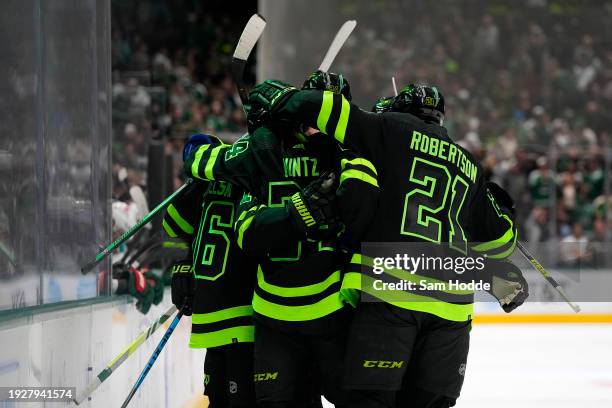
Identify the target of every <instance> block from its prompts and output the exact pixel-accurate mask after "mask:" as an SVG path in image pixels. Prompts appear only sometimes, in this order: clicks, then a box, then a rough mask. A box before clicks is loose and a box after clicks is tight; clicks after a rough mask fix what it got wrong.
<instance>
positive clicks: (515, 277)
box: [485, 260, 529, 313]
mask: <svg viewBox="0 0 612 408" xmlns="http://www.w3.org/2000/svg"><path fill="white" fill-rule="evenodd" d="M485 273H486V274H487V275H488V279H487V280H488V282H489V283H490V285H491V287H490V290H488V292H489V293H490V294H491V295H493V297H495V299H497V301H498V302H499V304H500V305H501V307H502V309H504V312H506V313H510V312H512V311H513V310H514V309H516V308H517V307H519V306H520V305H522V304H523V303H524V302H525V300H526V299H527V298H528V297H529V285H528V284H527V281H526V280H525V278H524V277H523V274H522V272H521V270H520V269H519V268H518V267H517V266H516V265H514V264H513V263H512V262H510V261H493V260H489V261H487V266H486V268H485Z"/></svg>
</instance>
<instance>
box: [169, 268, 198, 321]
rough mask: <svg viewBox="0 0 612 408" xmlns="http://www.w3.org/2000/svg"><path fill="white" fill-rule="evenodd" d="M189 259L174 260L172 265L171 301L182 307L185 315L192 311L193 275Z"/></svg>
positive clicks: (189, 314)
mask: <svg viewBox="0 0 612 408" xmlns="http://www.w3.org/2000/svg"><path fill="white" fill-rule="evenodd" d="M191 263H192V262H191V259H186V260H182V261H178V262H176V263H175V264H174V265H172V303H173V304H174V305H175V306H176V307H177V308H179V309H181V308H183V314H184V315H185V316H191V313H192V311H193V293H194V286H195V282H194V277H193V269H192V266H191Z"/></svg>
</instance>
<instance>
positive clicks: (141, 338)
mask: <svg viewBox="0 0 612 408" xmlns="http://www.w3.org/2000/svg"><path fill="white" fill-rule="evenodd" d="M174 312H176V306H174V305H172V306H171V307H170V308H169V309H168V310H167V311H166V312H165V313H164V314H163V315H161V316H160V317H159V319H157V320H156V321H155V322H154V323H153V324H152V325H151V326H149V327H148V328H147V329H146V330H145V331H143V332H142V333H140V334H139V335H138V337H136V340H134V341H133V342H132V343H130V345H129V346H127V347H126V348H125V349H124V350H123V351H122V352H121V353H119V355H118V356H117V357H115V358H114V359H112V360H111V361H110V363H108V364H107V366H106V367H105V368H104V370H102V371H100V373H98V375H97V376H96V378H95V379H94V380H93V381H92V382H91V384H89V385H88V386H87V388H85V389H84V390H83V391H82V392H81V393H80V394H79V395H78V396H77V397H76V398H74V399H73V401H74V403H75V404H77V405H79V404H80V403H81V402H83V401H84V400H85V399H86V398H87V397H89V396H90V395H91V394H92V393H93V392H94V391H95V390H96V389H97V388H98V387H99V386H100V384H102V383H103V382H104V381H106V379H107V378H108V377H110V375H111V374H112V373H113V372H115V370H116V369H117V368H118V367H119V366H120V365H121V364H123V362H124V361H125V360H127V359H128V357H130V356H131V355H132V354H134V352H135V351H136V350H137V349H138V347H140V345H141V344H142V343H144V342H145V341H146V340H147V339H148V338H149V337H151V336H152V335H153V333H155V331H156V330H157V329H158V328H159V327H160V326H161V325H162V324H164V323H165V322H166V320H168V319H169V318H170V316H172V315H173V314H174Z"/></svg>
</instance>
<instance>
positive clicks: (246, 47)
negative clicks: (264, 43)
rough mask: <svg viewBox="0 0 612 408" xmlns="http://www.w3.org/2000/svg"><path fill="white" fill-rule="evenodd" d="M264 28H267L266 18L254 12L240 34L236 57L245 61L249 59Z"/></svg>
mask: <svg viewBox="0 0 612 408" xmlns="http://www.w3.org/2000/svg"><path fill="white" fill-rule="evenodd" d="M264 28H266V20H265V19H264V18H263V17H262V16H260V15H259V14H253V15H252V16H251V18H250V19H249V21H248V22H247V24H246V26H245V27H244V30H243V31H242V34H241V35H240V39H239V40H238V44H237V45H236V49H235V50H234V58H236V59H239V60H243V61H246V60H248V59H249V55H250V54H251V51H253V48H255V44H257V40H259V37H261V34H262V33H263V31H264Z"/></svg>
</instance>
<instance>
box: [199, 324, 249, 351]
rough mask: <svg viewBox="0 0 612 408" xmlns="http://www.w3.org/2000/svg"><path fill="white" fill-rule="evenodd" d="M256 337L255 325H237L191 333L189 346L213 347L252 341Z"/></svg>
mask: <svg viewBox="0 0 612 408" xmlns="http://www.w3.org/2000/svg"><path fill="white" fill-rule="evenodd" d="M254 339H255V335H254V329H253V326H237V327H231V328H229V329H223V330H218V331H215V332H211V333H191V337H190V338H189V347H191V348H213V347H219V346H225V345H226V344H232V343H252V342H253V340H254Z"/></svg>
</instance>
